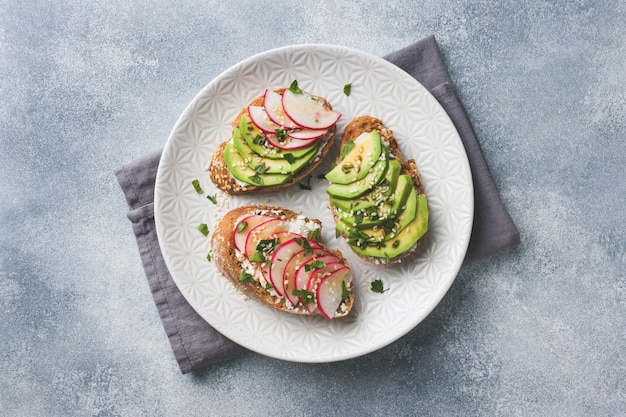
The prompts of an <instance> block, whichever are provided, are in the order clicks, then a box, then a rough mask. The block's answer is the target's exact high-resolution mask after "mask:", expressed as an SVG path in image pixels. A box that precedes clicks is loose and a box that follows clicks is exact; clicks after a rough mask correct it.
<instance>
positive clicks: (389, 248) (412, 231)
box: [351, 193, 428, 259]
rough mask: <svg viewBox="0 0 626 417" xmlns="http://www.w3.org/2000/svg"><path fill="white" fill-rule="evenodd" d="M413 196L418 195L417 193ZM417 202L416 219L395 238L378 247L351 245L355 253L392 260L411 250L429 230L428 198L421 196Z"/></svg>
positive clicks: (417, 198) (381, 243)
mask: <svg viewBox="0 0 626 417" xmlns="http://www.w3.org/2000/svg"><path fill="white" fill-rule="evenodd" d="M413 194H414V195H416V194H415V193H413ZM416 200H417V201H416V206H417V207H416V209H417V210H416V215H415V217H414V218H413V220H411V221H410V222H409V223H408V224H407V225H406V227H404V228H403V229H402V230H401V231H400V232H399V233H398V234H397V235H396V236H395V237H393V238H390V239H387V240H385V241H383V242H380V243H379V244H377V245H370V246H365V247H361V246H356V245H351V246H352V248H353V249H354V251H355V252H356V253H358V254H360V255H363V256H371V257H374V258H385V259H390V258H395V257H396V256H398V255H400V254H402V253H404V252H406V251H407V250H409V249H410V248H411V247H412V246H413V245H415V243H416V242H417V241H418V240H419V239H420V238H421V237H422V236H424V234H425V233H426V231H427V230H428V203H427V201H426V197H425V196H423V195H420V196H418V197H416ZM407 205H408V203H407Z"/></svg>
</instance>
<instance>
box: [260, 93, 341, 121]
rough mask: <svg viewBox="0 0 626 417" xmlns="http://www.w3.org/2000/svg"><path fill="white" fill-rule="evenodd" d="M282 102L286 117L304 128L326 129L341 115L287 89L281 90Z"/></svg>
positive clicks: (304, 95)
mask: <svg viewBox="0 0 626 417" xmlns="http://www.w3.org/2000/svg"><path fill="white" fill-rule="evenodd" d="M282 104H283V105H282V108H283V111H284V112H285V114H286V115H287V117H288V118H289V119H291V120H292V121H293V122H294V123H295V124H296V125H298V126H300V127H303V128H306V129H328V128H330V127H331V126H333V125H334V124H335V123H337V121H338V120H339V118H340V117H341V115H340V114H339V113H337V112H335V111H332V110H329V109H327V108H326V107H324V106H323V105H322V103H321V102H319V101H316V100H313V99H312V98H310V97H309V96H307V95H306V94H294V93H292V92H291V90H288V89H287V90H285V91H284V92H283V95H282ZM266 110H267V107H266ZM268 113H269V111H268ZM270 117H271V115H270Z"/></svg>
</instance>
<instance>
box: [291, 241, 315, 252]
mask: <svg viewBox="0 0 626 417" xmlns="http://www.w3.org/2000/svg"><path fill="white" fill-rule="evenodd" d="M293 240H294V241H295V242H296V243H297V244H298V245H300V246H302V247H303V248H304V255H307V254H309V253H311V252H313V249H311V244H310V243H309V241H308V240H306V238H304V237H303V238H302V239H300V238H299V237H294V238H293Z"/></svg>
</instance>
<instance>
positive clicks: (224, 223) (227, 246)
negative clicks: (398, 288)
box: [211, 205, 354, 318]
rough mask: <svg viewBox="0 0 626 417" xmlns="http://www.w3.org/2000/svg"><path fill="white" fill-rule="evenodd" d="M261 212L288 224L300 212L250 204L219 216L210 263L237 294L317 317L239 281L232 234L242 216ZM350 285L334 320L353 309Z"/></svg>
mask: <svg viewBox="0 0 626 417" xmlns="http://www.w3.org/2000/svg"><path fill="white" fill-rule="evenodd" d="M260 213H269V214H271V215H274V216H276V217H278V218H281V219H283V220H287V221H294V220H295V219H296V218H298V217H299V216H300V214H299V213H296V212H294V211H291V210H288V209H285V208H282V207H277V206H266V205H249V206H242V207H239V208H236V209H234V210H231V211H230V212H228V213H226V215H224V217H222V219H221V220H220V222H219V223H218V224H217V226H216V227H215V231H214V232H213V233H212V235H211V261H212V262H214V263H215V265H216V266H217V269H218V270H219V272H220V273H221V274H222V275H224V276H225V277H226V278H228V280H229V281H230V282H231V283H232V284H233V285H234V286H235V288H236V289H238V290H239V291H240V292H242V293H243V294H244V295H246V296H248V297H250V298H253V299H255V300H258V301H260V302H262V303H265V304H267V305H269V306H272V307H274V308H276V309H278V310H282V311H285V312H288V313H292V314H300V315H309V316H311V315H320V313H319V312H317V311H316V312H315V313H309V312H308V311H307V310H306V309H304V308H301V307H296V308H290V307H288V306H287V304H286V302H285V298H284V297H278V296H272V295H271V294H270V293H269V292H268V291H267V290H266V289H265V288H263V287H262V286H261V285H260V284H259V283H257V282H254V283H252V282H247V281H246V282H242V281H240V279H239V277H240V276H241V273H242V271H243V268H242V266H241V264H240V263H239V262H238V261H237V254H236V249H235V245H234V243H233V233H234V231H235V226H236V224H237V221H238V219H240V218H241V217H242V216H244V215H248V214H260ZM304 221H305V222H313V223H316V224H317V225H319V228H320V229H321V227H322V223H321V222H320V221H319V220H317V219H309V218H305V219H304ZM316 242H317V243H319V244H320V245H321V246H322V247H323V248H324V249H326V250H329V249H328V248H327V247H326V246H324V245H323V244H322V243H321V242H319V241H316ZM331 253H333V254H334V255H336V256H337V257H339V258H340V259H341V261H342V262H343V263H344V264H346V265H347V264H348V262H347V261H346V259H345V258H344V257H343V255H342V254H341V252H339V251H331ZM353 286H354V284H353V285H352V287H351V288H350V289H349V291H348V295H349V297H348V300H346V301H344V304H345V307H346V308H345V309H343V310H342V311H339V310H338V311H337V313H336V315H335V318H338V317H344V316H345V315H347V314H348V312H349V311H350V309H351V308H352V306H353V304H354V292H353V290H352V288H353Z"/></svg>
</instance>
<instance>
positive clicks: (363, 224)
mask: <svg viewBox="0 0 626 417" xmlns="http://www.w3.org/2000/svg"><path fill="white" fill-rule="evenodd" d="M326 179H327V180H328V181H329V182H330V183H331V185H330V186H329V187H328V188H327V190H326V191H327V193H328V194H329V196H330V207H331V210H332V212H333V216H334V218H335V222H336V224H337V232H338V234H340V235H342V236H343V237H344V238H346V240H347V242H348V244H349V245H350V247H351V248H352V250H354V252H355V253H356V254H357V255H359V256H360V257H361V258H362V259H364V260H366V261H370V262H374V263H376V264H381V265H384V264H391V263H395V262H399V261H400V260H401V259H402V258H403V257H405V256H407V255H409V254H410V253H412V252H414V251H415V249H416V248H417V247H418V246H419V244H420V241H421V238H422V236H423V235H424V234H425V233H426V231H427V230H428V204H427V201H426V195H425V194H424V189H423V187H422V182H421V178H420V174H419V172H418V170H417V167H416V165H415V161H414V160H413V159H411V160H408V161H404V160H403V157H402V152H401V151H400V148H399V146H398V143H397V141H396V139H395V138H394V136H393V132H392V131H391V130H390V129H388V128H386V127H385V126H384V125H383V123H382V121H381V120H380V119H377V118H374V117H371V116H359V117H356V118H355V119H353V120H351V121H350V123H348V125H347V126H346V128H345V131H344V134H343V138H342V141H341V152H340V155H339V157H338V158H337V160H336V165H335V166H334V168H332V169H331V171H330V172H328V174H326Z"/></svg>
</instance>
